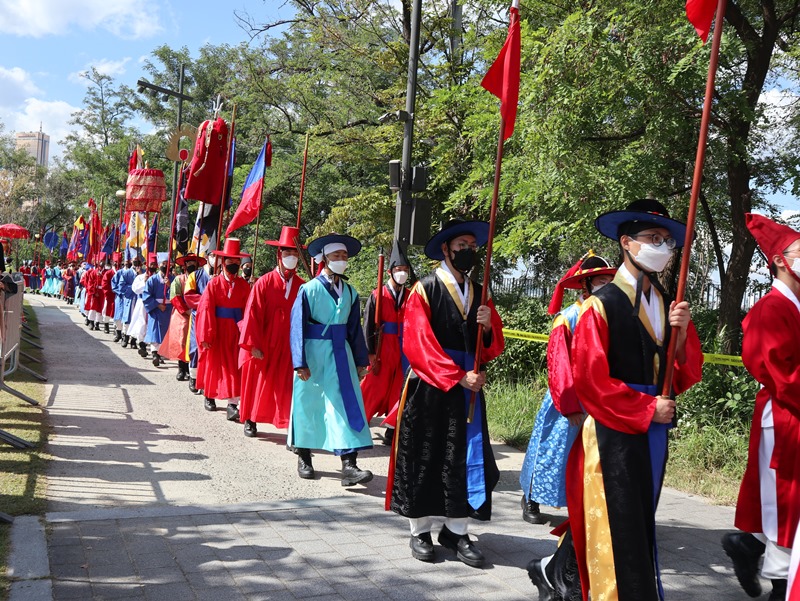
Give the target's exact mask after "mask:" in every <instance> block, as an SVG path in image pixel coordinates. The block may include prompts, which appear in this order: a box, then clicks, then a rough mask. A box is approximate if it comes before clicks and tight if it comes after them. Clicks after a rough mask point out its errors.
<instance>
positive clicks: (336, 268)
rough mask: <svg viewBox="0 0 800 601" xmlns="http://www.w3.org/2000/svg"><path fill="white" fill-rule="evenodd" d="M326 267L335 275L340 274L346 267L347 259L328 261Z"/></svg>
mask: <svg viewBox="0 0 800 601" xmlns="http://www.w3.org/2000/svg"><path fill="white" fill-rule="evenodd" d="M328 269H330V270H331V271H332V272H333V273H335V274H336V275H342V274H343V273H344V270H345V269H347V261H329V262H328Z"/></svg>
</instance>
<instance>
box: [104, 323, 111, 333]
mask: <svg viewBox="0 0 800 601" xmlns="http://www.w3.org/2000/svg"><path fill="white" fill-rule="evenodd" d="M104 329H105V332H106V334H110V333H111V324H110V323H108V322H106V323H105V328H104Z"/></svg>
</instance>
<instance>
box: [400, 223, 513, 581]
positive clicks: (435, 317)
mask: <svg viewBox="0 0 800 601" xmlns="http://www.w3.org/2000/svg"><path fill="white" fill-rule="evenodd" d="M488 237H489V224H488V223H487V222H485V221H463V220H460V219H454V220H452V221H449V222H447V223H446V224H445V225H444V226H443V227H442V229H441V230H440V231H439V232H438V233H436V234H435V235H434V236H433V237H432V238H431V239H430V240H429V241H428V243H427V244H426V245H425V254H426V255H427V256H428V257H429V258H431V259H434V260H439V261H441V263H440V265H439V267H438V268H437V269H436V271H435V272H434V273H431V274H430V275H428V276H426V277H424V278H422V279H421V280H420V281H419V282H417V284H416V285H415V286H414V289H413V290H412V291H411V294H410V295H409V297H408V300H407V301H406V308H405V315H404V320H403V332H404V336H405V339H404V345H403V350H404V351H405V353H406V357H407V358H408V362H409V364H410V366H411V373H410V374H409V378H408V383H407V384H406V391H405V393H404V399H403V400H402V401H401V403H400V408H399V419H398V421H397V428H396V430H397V431H396V433H395V437H394V445H393V449H392V451H393V452H392V455H391V457H392V459H391V460H390V464H389V474H388V477H387V480H388V483H389V487H390V488H389V490H387V493H386V508H387V509H391V510H392V511H394V512H395V513H398V514H400V515H402V516H405V517H406V518H408V519H409V523H410V527H411V539H410V541H409V546H410V547H411V555H412V557H414V558H415V559H418V560H420V561H433V560H434V558H435V552H434V547H433V540H432V538H431V529H432V527H433V518H434V517H437V516H441V517H443V518H444V526H443V527H442V529H441V531H440V532H439V536H438V541H439V544H441V545H442V546H443V547H445V548H447V549H450V550H452V551H455V553H456V557H458V559H459V560H460V561H462V562H463V563H465V564H467V565H469V566H472V567H480V566H482V565H483V562H484V557H483V554H482V553H481V551H480V550H479V549H478V548H477V546H476V545H475V543H474V542H473V541H471V540H470V538H469V535H468V534H467V529H468V526H469V518H470V517H473V518H475V519H478V520H482V521H486V520H489V519H491V514H492V490H493V489H494V487H495V486H496V485H497V482H498V480H499V478H500V472H499V471H498V469H497V463H496V462H495V459H494V455H493V454H492V448H491V444H490V441H489V429H488V425H487V422H486V403H485V399H484V394H483V391H482V388H483V384H484V382H485V379H486V372H485V371H483V369H481V370H480V372H478V373H476V372H475V371H474V364H475V351H476V349H477V345H478V344H481V345H482V347H481V365H483V364H485V363H488V362H489V361H491V360H492V359H494V358H496V357H498V356H499V355H500V353H502V352H503V349H504V348H505V341H504V339H503V323H502V320H501V319H500V316H499V315H498V314H497V311H496V310H495V308H494V304H493V303H492V301H491V300H489V301H488V303H487V304H486V305H481V297H482V289H481V286H480V284H477V283H475V282H473V281H472V280H470V278H469V273H470V272H471V271H472V269H473V267H474V265H475V260H476V254H477V248H478V247H479V246H482V245H483V244H486V242H487V240H488ZM479 326H481V327H482V328H483V336H482V337H481V339H480V341H479V340H478V332H479ZM473 402H474V418H473V419H472V420H471V421H470V422H468V420H467V418H468V415H469V412H470V406H471V405H473Z"/></svg>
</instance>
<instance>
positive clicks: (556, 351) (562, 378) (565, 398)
mask: <svg viewBox="0 0 800 601" xmlns="http://www.w3.org/2000/svg"><path fill="white" fill-rule="evenodd" d="M571 342H572V331H571V330H570V329H569V322H568V321H567V320H566V319H565V318H564V316H563V315H558V316H556V318H555V320H554V321H553V330H552V331H551V332H550V340H549V341H548V343H547V382H548V386H549V387H550V396H551V397H552V398H553V405H555V408H556V409H558V411H559V412H560V413H561V414H562V415H570V414H572V413H583V408H582V407H581V404H580V401H578V393H577V392H575V381H574V380H573V379H572V361H571V360H570V356H569V349H570V344H571Z"/></svg>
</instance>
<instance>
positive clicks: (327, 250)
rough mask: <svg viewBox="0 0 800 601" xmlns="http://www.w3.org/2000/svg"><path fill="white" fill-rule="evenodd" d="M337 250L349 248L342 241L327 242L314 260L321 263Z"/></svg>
mask: <svg viewBox="0 0 800 601" xmlns="http://www.w3.org/2000/svg"><path fill="white" fill-rule="evenodd" d="M337 250H347V246H346V245H344V244H342V243H341V242H331V243H330V244H326V245H325V246H323V247H322V252H321V253H319V254H317V255H315V256H314V260H315V261H316V262H317V263H321V262H322V260H323V259H324V258H325V257H326V256H328V255H329V254H331V253H334V252H336V251H337Z"/></svg>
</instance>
